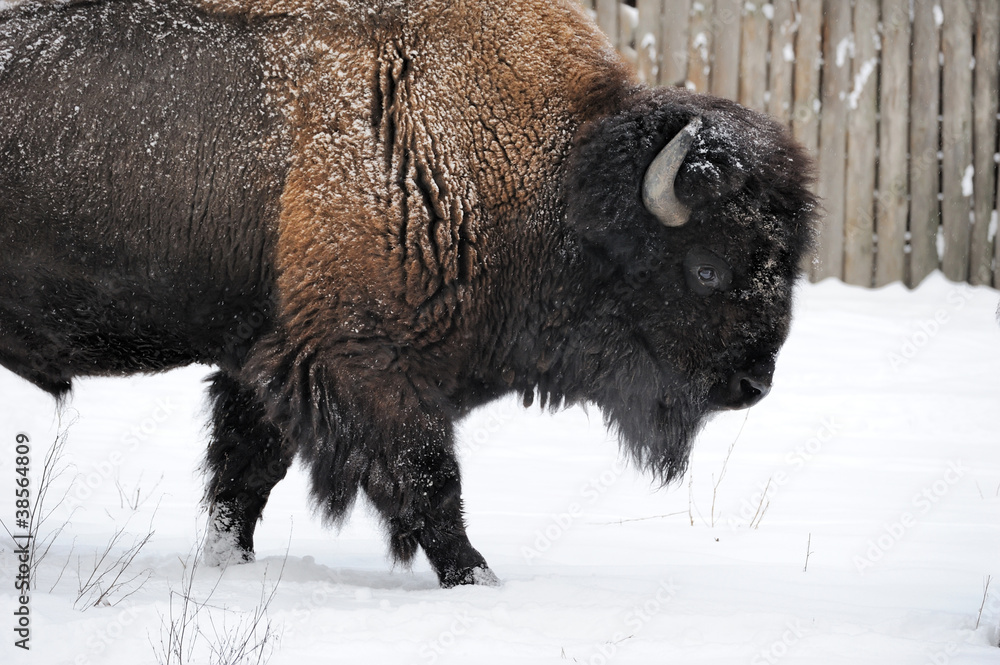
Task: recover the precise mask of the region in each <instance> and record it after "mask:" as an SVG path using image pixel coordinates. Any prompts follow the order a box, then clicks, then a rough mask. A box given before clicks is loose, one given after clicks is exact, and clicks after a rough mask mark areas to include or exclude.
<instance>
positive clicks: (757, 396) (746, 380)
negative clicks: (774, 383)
mask: <svg viewBox="0 0 1000 665" xmlns="http://www.w3.org/2000/svg"><path fill="white" fill-rule="evenodd" d="M740 389H741V390H742V392H743V396H744V397H745V398H750V399H752V400H753V401H754V402H757V401H760V400H762V399H764V398H765V397H766V396H767V394H768V393H769V392H771V384H770V383H768V382H767V381H762V380H760V379H755V378H753V377H751V376H745V377H743V378H742V379H740Z"/></svg>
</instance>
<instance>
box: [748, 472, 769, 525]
mask: <svg viewBox="0 0 1000 665" xmlns="http://www.w3.org/2000/svg"><path fill="white" fill-rule="evenodd" d="M769 489H771V478H768V479H767V485H765V486H764V491H763V492H762V493H761V495H760V503H758V504H757V512H755V513H754V514H753V517H752V518H750V528H751V529H756V528H757V527H759V526H760V521H761V520H762V519H764V513H765V512H767V507H768V506H770V505H771V502H770V501H768V502H767V503H766V504H765V503H764V501H765V499H767V490H769ZM755 521H756V524H754V522H755Z"/></svg>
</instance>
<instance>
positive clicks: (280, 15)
mask: <svg viewBox="0 0 1000 665" xmlns="http://www.w3.org/2000/svg"><path fill="white" fill-rule="evenodd" d="M81 45H86V46H81ZM491 45H493V46H491ZM810 169H811V167H810V164H809V160H808V159H807V158H806V157H805V155H804V153H803V152H802V150H801V149H800V148H799V147H798V146H797V145H795V144H794V142H793V141H792V140H791V139H790V137H789V136H788V134H787V132H786V131H785V130H783V129H782V128H780V127H778V126H777V125H775V124H774V123H773V122H771V121H770V120H768V119H767V118H765V117H764V116H761V115H759V114H756V113H754V112H751V111H749V110H747V109H744V108H742V107H740V106H738V105H736V104H734V103H732V102H729V101H726V100H720V99H715V98H711V97H705V96H699V95H693V94H690V93H688V92H686V91H683V90H656V89H650V88H647V87H644V86H641V85H638V84H636V83H635V82H634V81H632V80H631V79H630V75H629V74H628V72H627V71H626V69H625V67H624V65H623V64H622V63H621V62H620V61H619V60H618V59H617V57H616V56H615V55H614V53H613V50H612V49H611V48H610V45H609V44H608V43H607V41H606V40H605V38H604V37H603V36H602V35H601V34H600V33H599V31H598V30H597V29H596V28H595V27H594V26H593V25H592V24H591V22H590V21H589V19H587V18H586V16H585V15H584V14H583V13H582V11H581V10H580V9H579V7H578V6H577V3H576V2H575V1H574V0H557V1H554V2H552V1H549V0H546V1H545V2H537V1H533V0H474V1H470V2H465V3H451V2H445V1H444V0H440V1H437V0H433V1H428V2H414V3H406V2H394V1H388V0H386V1H383V0H369V1H367V2H353V3H345V2H333V1H332V0H190V2H187V1H184V0H164V1H163V2H157V3H147V2H140V1H138V0H117V1H114V2H112V1H110V0H95V1H90V0H87V1H85V2H84V1H80V2H76V1H72V0H71V1H70V2H68V3H48V2H40V1H39V2H36V1H34V0H30V1H29V2H27V3H25V4H24V5H21V6H19V7H17V8H14V9H12V10H8V11H7V12H5V13H2V14H0V244H2V245H3V246H4V247H5V248H6V249H5V252H4V253H3V254H2V255H0V364H2V365H4V366H5V367H7V368H8V369H10V370H12V371H13V372H15V373H17V374H18V375H20V376H21V377H23V378H25V379H27V380H28V381H30V382H32V383H34V384H35V385H37V386H39V387H41V388H42V389H44V390H47V391H48V392H50V393H51V394H53V395H55V396H56V397H63V396H65V395H66V394H67V392H68V391H69V389H70V386H71V381H72V379H73V378H74V377H76V376H81V375H121V374H128V373H132V372H149V371H160V370H164V369H168V368H171V367H177V366H181V365H184V364H188V363H192V362H201V363H206V364H211V365H215V366H217V367H218V368H219V371H218V372H217V373H216V374H214V375H213V376H212V377H211V378H210V382H211V386H210V388H209V396H210V399H211V401H212V412H211V423H212V429H211V437H210V442H209V448H208V453H207V456H206V464H205V466H206V470H207V472H208V476H209V478H208V484H207V489H206V497H205V502H206V504H207V506H208V508H209V512H210V516H211V517H210V531H211V539H210V542H209V543H208V545H207V546H206V550H205V557H206V559H207V560H208V561H210V562H213V563H219V564H222V563H226V562H229V561H237V562H239V561H249V560H252V559H253V547H254V543H253V532H254V527H255V525H256V523H257V521H258V520H259V519H260V518H261V514H262V511H263V509H264V506H265V504H266V502H267V498H268V495H269V494H270V491H271V489H272V488H273V487H274V485H275V484H276V483H277V482H279V481H280V480H281V479H282V478H283V477H284V476H285V473H286V471H287V470H288V467H289V465H290V464H291V462H292V461H293V460H294V459H296V458H298V459H300V460H302V461H303V462H304V463H305V464H306V465H307V466H308V469H309V473H310V476H311V483H312V495H313V497H314V499H315V502H316V504H317V506H318V508H319V509H320V511H321V512H322V514H323V515H324V516H325V517H326V518H327V519H328V520H329V521H330V522H332V523H338V522H340V521H341V520H343V519H344V518H345V516H346V515H347V513H348V511H349V509H350V507H351V506H352V504H353V503H354V501H355V499H356V498H357V495H358V493H359V491H360V492H362V493H363V494H364V496H365V497H367V499H368V500H369V501H370V502H371V504H372V505H373V506H374V507H375V508H376V510H377V511H378V512H379V514H380V515H381V516H382V518H383V520H384V523H385V526H386V529H387V532H388V535H389V543H390V550H391V552H392V554H393V556H394V557H395V559H396V560H398V561H401V562H404V563H405V562H409V561H411V560H412V559H413V557H414V555H415V554H416V552H417V550H418V549H422V550H423V551H424V552H425V553H426V555H427V558H428V559H429V561H430V562H431V565H432V566H433V567H434V569H435V571H436V572H437V574H438V577H439V579H440V582H441V584H442V585H443V586H446V587H447V586H454V585H457V584H469V583H480V584H493V583H496V582H497V579H496V577H495V576H494V575H493V573H492V572H491V571H490V569H489V568H488V567H487V565H486V562H485V560H484V558H483V557H482V555H480V554H479V552H477V551H476V550H475V549H474V548H473V547H472V545H471V543H470V542H469V539H468V537H467V536H466V532H465V524H464V520H463V515H462V501H461V483H460V474H459V468H458V463H457V460H456V456H455V450H454V448H455V443H454V436H453V424H454V423H455V422H456V421H457V420H458V419H460V418H462V417H463V416H464V415H466V414H467V413H468V412H469V411H470V410H471V409H473V408H475V407H477V406H479V405H482V404H484V403H486V402H488V401H490V400H493V399H496V398H498V397H500V396H502V395H505V394H510V393H515V394H520V395H525V397H526V401H530V399H533V398H534V396H536V395H537V396H538V397H539V398H540V401H541V403H542V405H543V406H545V405H550V406H552V407H553V408H555V407H556V406H559V405H563V404H573V403H594V404H597V405H598V406H599V407H600V408H601V409H602V411H603V413H604V415H605V418H606V421H607V423H608V425H609V427H612V428H614V429H615V430H616V431H617V433H618V434H619V437H620V439H621V442H622V445H623V449H624V451H625V453H626V454H627V455H628V456H629V457H630V458H631V459H632V460H633V462H635V463H636V464H637V465H638V466H639V467H641V468H643V469H646V470H647V471H649V472H650V473H651V474H652V475H654V476H655V477H656V478H657V479H659V480H660V481H662V482H667V481H669V480H671V479H674V478H676V477H678V476H679V475H680V474H682V473H683V472H684V469H685V465H686V463H687V459H688V452H689V449H690V446H691V443H692V441H693V439H694V437H695V435H696V434H697V431H698V429H699V428H700V427H701V425H702V424H703V422H704V421H705V419H706V417H707V416H709V415H710V414H711V413H712V412H713V411H716V410H719V409H729V408H745V407H748V406H750V405H752V404H754V403H756V401H758V400H759V399H761V398H762V397H763V396H764V395H765V394H766V393H767V391H768V390H769V388H770V382H771V376H772V373H773V370H774V360H775V357H776V354H777V352H778V349H779V348H780V346H781V344H782V343H783V341H784V339H785V336H786V335H787V331H788V324H789V319H790V313H791V291H792V284H793V282H794V280H795V279H796V277H797V276H798V271H799V267H798V266H799V264H800V259H801V256H802V254H803V252H804V251H805V250H806V248H807V245H808V243H809V241H810V238H811V235H812V226H813V222H814V217H815V202H814V199H813V197H812V195H811V194H810V193H809V191H808V184H809V181H810Z"/></svg>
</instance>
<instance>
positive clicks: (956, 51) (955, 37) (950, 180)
mask: <svg viewBox="0 0 1000 665" xmlns="http://www.w3.org/2000/svg"><path fill="white" fill-rule="evenodd" d="M942 9H943V11H944V26H943V28H942V32H941V52H942V54H943V55H944V70H943V72H942V77H941V78H942V94H943V95H944V97H943V99H942V102H943V113H942V125H941V152H942V160H941V192H942V195H943V198H942V199H941V221H942V225H943V230H944V257H943V258H942V261H941V269H942V270H943V271H944V274H945V276H946V277H948V279H951V280H954V281H956V282H964V281H965V280H966V279H967V278H968V276H969V241H970V238H971V234H970V229H971V225H970V223H969V214H970V212H971V203H972V191H971V190H972V173H973V165H972V69H971V68H970V67H969V63H970V62H971V60H972V12H971V11H970V10H969V6H968V5H967V4H966V2H965V0H953V1H952V2H945V3H943V4H942Z"/></svg>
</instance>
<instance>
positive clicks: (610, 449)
mask: <svg viewBox="0 0 1000 665" xmlns="http://www.w3.org/2000/svg"><path fill="white" fill-rule="evenodd" d="M998 300H1000V295H998V293H997V292H996V291H994V290H991V289H987V288H981V287H980V288H973V287H969V286H964V285H958V284H953V283H950V282H948V281H946V280H945V279H944V278H943V277H942V276H941V275H940V274H938V273H935V274H934V275H933V276H932V277H931V278H929V279H928V280H927V281H926V282H925V283H924V284H923V285H922V286H921V287H920V288H918V289H917V290H916V291H912V292H911V291H908V290H906V289H905V288H904V287H902V286H900V285H893V286H889V287H886V288H883V289H881V290H861V289H857V288H852V287H848V286H845V285H843V284H841V283H838V282H833V281H827V282H823V283H820V284H818V285H802V286H801V287H799V290H798V293H797V301H796V318H795V320H794V324H793V326H792V331H791V334H790V337H789V339H788V342H787V344H786V345H785V347H784V349H783V351H782V353H781V355H780V357H779V359H778V365H777V371H776V373H775V377H774V389H773V391H772V392H771V394H770V395H769V396H768V397H767V398H766V399H765V400H764V401H763V402H761V403H760V404H759V405H757V406H755V407H754V408H753V409H751V410H749V411H742V412H732V413H726V414H723V415H720V416H718V417H716V418H715V419H714V420H713V421H712V422H711V423H710V424H709V425H708V426H707V427H706V428H705V430H704V431H703V432H702V433H701V435H700V436H699V438H698V441H697V442H696V444H695V448H694V452H693V456H692V460H691V468H690V471H689V472H688V475H687V476H686V477H685V478H684V479H683V480H682V481H681V482H679V483H677V484H675V485H672V486H670V487H667V488H665V489H658V488H656V487H653V486H652V485H651V483H650V480H649V479H648V478H646V477H644V476H642V475H639V474H636V473H634V472H633V471H632V470H630V469H627V468H624V467H623V466H622V465H621V464H620V462H619V456H618V452H617V447H616V444H615V443H614V442H613V441H612V440H611V437H610V436H609V435H608V434H607V433H606V431H605V429H604V427H603V425H602V422H601V417H600V414H599V412H598V410H597V409H596V408H593V407H591V408H589V409H587V410H584V409H582V408H572V409H569V410H566V411H563V412H560V413H556V414H549V413H547V412H546V413H543V412H540V411H539V410H538V407H537V406H536V407H534V408H532V409H528V410H525V409H523V408H522V407H521V406H520V405H519V404H518V403H517V402H516V401H514V400H506V401H502V402H499V403H495V404H493V405H490V406H488V407H486V408H484V409H482V410H480V411H477V412H475V413H474V414H472V415H471V416H470V417H469V418H468V419H467V420H466V421H465V422H464V423H463V424H462V426H461V427H460V428H459V431H458V438H459V441H460V443H459V447H460V450H461V460H462V465H463V474H464V475H463V480H464V496H465V508H466V514H467V518H468V522H469V533H470V537H471V540H472V542H473V544H474V545H475V546H476V547H477V548H478V549H479V550H480V551H481V552H482V553H483V554H484V556H485V557H486V558H487V560H488V561H489V562H490V566H491V568H492V570H493V571H494V572H495V573H496V574H497V576H498V577H499V578H500V579H501V580H502V581H503V583H504V584H503V586H502V587H499V588H493V587H488V586H482V587H471V588H470V587H466V588H458V589H451V590H442V589H439V588H438V586H437V582H436V578H435V576H434V574H433V573H432V572H431V570H430V568H429V566H428V564H427V562H426V560H425V559H423V558H422V555H421V557H420V558H419V559H418V561H417V562H416V563H415V565H414V566H413V568H412V570H405V569H400V568H393V567H392V565H391V564H390V563H389V562H387V560H386V556H385V552H386V548H385V544H384V540H383V536H382V535H381V532H380V530H379V528H378V524H377V520H376V519H375V518H374V517H373V516H372V514H371V513H370V511H369V510H368V509H367V507H365V506H363V505H359V506H358V507H357V508H356V509H355V511H354V514H353V515H352V517H351V519H350V520H349V521H348V523H347V524H346V526H344V528H343V529H342V530H341V531H340V533H339V534H338V533H336V531H335V530H332V529H328V528H325V527H324V526H323V525H322V524H321V523H320V521H319V520H318V519H317V518H316V517H315V516H314V515H313V514H312V512H311V511H310V508H309V500H308V496H307V487H306V478H305V474H304V472H303V471H302V469H300V468H298V467H297V466H296V467H295V468H293V470H292V472H291V473H290V474H289V476H288V477H287V478H286V479H285V480H284V481H283V482H282V483H280V484H279V485H278V486H277V488H275V490H274V492H273V494H272V496H271V498H270V502H269V505H268V506H267V509H266V510H265V514H264V521H263V522H262V523H261V524H260V525H259V527H258V529H257V533H256V545H257V561H256V562H255V563H250V564H245V565H240V566H230V567H229V568H227V569H225V570H224V571H220V570H219V569H216V568H209V567H205V566H202V567H200V568H197V569H196V570H195V573H194V582H193V585H192V596H193V598H194V599H195V600H197V601H199V602H203V601H204V602H206V605H205V607H204V608H203V609H202V610H201V611H200V613H199V614H198V616H197V619H196V621H195V622H193V623H192V625H194V624H195V623H196V624H197V631H195V630H194V628H190V629H189V635H188V637H189V638H191V637H193V638H194V640H193V641H192V642H190V643H189V644H188V646H187V647H186V648H190V649H191V654H192V655H191V657H190V658H189V659H188V660H187V661H185V662H193V663H208V662H212V661H211V658H210V652H211V650H212V644H213V642H214V643H215V644H216V648H218V642H219V640H220V639H221V637H219V636H225V635H231V636H232V635H238V634H240V628H239V626H241V625H242V626H246V625H248V624H249V620H250V618H251V617H252V612H253V610H254V609H255V608H257V607H260V606H263V605H266V620H267V621H269V622H270V626H271V628H272V630H273V632H274V634H275V635H277V636H278V639H276V640H274V641H270V642H269V643H268V647H267V653H266V654H265V656H267V657H269V661H267V662H270V663H271V664H273V665H278V664H293V665H302V664H304V663H428V664H429V663H456V664H463V665H468V664H476V665H479V664H483V665H489V664H494V663H495V664H501V663H503V664H504V665H507V664H509V663H553V664H557V663H586V664H599V663H623V664H624V663H680V664H685V665H690V664H700V663H706V664H707V663H712V664H719V665H723V664H724V665H732V664H734V663H748V664H757V663H777V662H782V663H806V664H809V665H826V664H830V665H833V664H842V663H850V664H852V665H857V664H868V663H870V664H872V665H875V664H877V665H884V664H887V663H889V664H893V665H900V664H909V663H913V664H915V665H916V664H924V663H948V664H949V665H951V664H971V663H997V662H1000V649H998V648H997V646H996V644H997V641H998V639H1000V420H998V411H1000V409H998V406H1000V325H998V323H997V302H998ZM209 371H210V370H208V369H207V368H204V367H191V368H187V369H184V370H179V371H175V372H170V373H166V374H162V375H157V376H149V377H133V378H125V379H87V380H81V381H79V382H78V384H77V385H76V388H75V392H74V395H73V396H72V399H71V400H70V402H69V405H68V406H67V407H66V408H65V410H64V412H63V414H62V416H61V421H62V423H63V427H64V428H66V431H67V436H68V438H67V443H66V453H65V456H64V458H63V463H64V466H65V468H66V471H65V473H64V474H63V475H62V476H61V477H59V478H58V479H57V480H56V481H54V483H53V485H52V488H53V489H52V490H50V494H49V497H50V498H49V501H50V503H51V504H54V503H55V499H54V498H53V497H56V498H57V497H58V495H60V494H61V493H62V492H64V491H68V492H69V494H68V496H67V499H66V501H65V502H64V503H63V505H62V506H61V507H59V508H57V509H56V511H55V512H54V513H53V516H52V518H51V519H50V520H49V523H48V524H47V525H46V526H45V527H43V530H42V534H41V535H43V536H44V535H45V533H51V531H52V529H54V528H55V527H56V526H58V525H59V524H61V523H63V522H64V521H66V520H68V522H67V523H66V525H65V528H64V530H63V532H62V533H61V534H60V535H59V536H58V537H57V538H56V539H55V541H54V544H53V545H52V548H51V550H50V551H49V553H48V555H47V556H46V557H45V559H44V560H43V561H42V563H41V567H40V570H39V574H38V578H37V583H38V584H37V586H38V588H37V589H36V590H35V591H34V592H33V593H32V595H31V599H30V611H31V615H30V616H31V642H30V646H31V651H29V652H23V651H22V650H21V649H17V648H15V647H14V646H13V641H14V637H13V635H12V628H13V624H14V618H13V615H12V613H13V612H14V610H15V609H16V606H17V602H16V598H15V593H14V591H13V582H12V581H13V579H14V575H15V571H16V569H17V561H16V557H15V555H14V554H13V552H12V548H11V546H10V543H9V542H8V541H7V540H6V539H5V540H4V542H3V543H2V551H0V573H2V574H0V579H2V582H3V583H2V586H0V616H3V617H5V619H3V624H4V625H3V631H2V635H3V643H2V645H0V654H2V655H0V662H3V663H34V664H41V663H45V664H46V665H49V664H51V665H56V664H62V663H67V664H69V663H72V664H74V665H86V664H88V663H93V664H97V663H102V664H109V665H126V664H127V665H134V664H136V663H155V662H157V656H156V653H157V650H158V649H160V648H161V645H162V643H163V641H164V640H165V636H166V634H167V626H168V625H169V623H170V615H171V612H173V616H174V617H177V616H178V615H179V613H180V611H181V610H180V598H181V596H180V595H179V594H180V593H181V592H182V591H183V590H184V587H183V580H184V578H185V575H186V573H185V570H188V571H190V570H191V569H192V566H193V559H192V558H191V556H192V553H193V552H195V551H196V550H197V549H198V548H199V540H198V538H199V536H198V534H199V533H203V532H204V530H205V525H206V516H205V514H204V513H203V512H202V511H201V509H200V507H199V499H200V497H201V494H202V478H201V475H200V473H199V472H198V470H197V469H198V465H199V463H200V460H201V457H202V455H203V452H204V448H205V439H206V432H205V417H206V413H205V406H204V404H205V403H204V397H203V388H204V385H203V383H202V379H203V378H204V377H205V376H206V375H207V374H208V372H209ZM0 395H2V396H3V400H2V407H0V440H2V441H4V442H5V443H4V446H3V450H4V451H5V452H4V454H3V455H2V456H0V479H2V482H3V483H4V488H3V491H2V492H0V497H2V499H0V517H2V518H3V520H4V523H5V524H8V525H11V524H12V521H13V517H14V498H13V491H12V490H13V485H14V480H15V477H16V476H15V471H14V463H15V452H14V449H15V443H14V441H15V436H16V435H17V433H19V432H23V433H26V434H28V435H29V436H30V438H31V446H32V449H31V468H32V478H33V482H36V483H37V481H38V477H39V475H40V473H41V465H42V459H43V456H44V453H45V450H46V449H47V447H48V446H49V444H50V443H51V442H52V440H53V438H54V436H55V434H56V431H57V427H58V422H57V417H56V414H57V410H56V408H55V406H54V404H53V402H52V400H51V399H50V398H49V397H48V396H47V395H45V394H43V393H42V392H41V391H39V390H37V389H35V388H33V387H31V386H30V385H28V384H26V383H25V382H23V381H21V380H20V379H18V378H16V377H14V376H13V375H12V374H10V373H7V372H3V373H2V374H0ZM70 421H72V424H70V425H69V426H68V427H66V423H68V422H70ZM730 449H731V454H729V456H728V463H727V462H726V460H727V453H728V451H730ZM765 488H766V490H765ZM765 493H766V497H765V498H763V499H762V498H761V497H762V495H763V494H765ZM136 495H138V497H139V500H138V504H139V505H138V507H137V508H136V509H133V508H132V507H130V506H129V502H132V503H133V504H134V503H136V501H135V497H136ZM70 504H78V505H77V507H76V509H75V511H73V512H72V513H70V511H69V510H68V506H69V505H70ZM689 506H690V508H689ZM689 510H690V515H691V517H689ZM692 518H693V524H692V523H691V522H692ZM751 521H753V525H754V526H753V527H751ZM150 529H152V530H153V531H154V533H153V535H152V538H151V539H150V541H149V543H148V544H147V545H146V546H145V548H144V549H143V550H142V551H141V553H140V554H139V556H138V557H137V558H136V560H135V561H134V562H133V564H132V566H131V570H132V571H134V572H144V571H145V572H144V575H143V576H142V577H140V578H139V579H138V580H136V581H135V582H133V583H131V584H130V585H126V586H125V587H124V588H123V589H122V590H120V591H118V592H117V593H115V594H112V595H111V597H110V599H109V600H110V603H112V604H110V605H102V606H98V607H89V608H84V609H80V607H81V605H82V603H80V602H78V600H77V595H78V587H79V578H80V577H83V578H86V576H87V575H88V574H89V571H90V570H92V569H93V567H94V566H93V562H94V557H95V554H96V553H98V552H100V551H102V550H103V549H104V548H105V547H107V545H108V543H109V541H110V540H111V538H112V536H113V535H114V534H115V532H116V531H118V530H122V531H123V533H124V537H123V538H121V539H120V540H119V542H118V544H117V545H115V546H114V547H112V552H113V553H114V555H115V556H118V555H120V554H121V553H122V552H124V551H125V550H126V549H127V548H128V547H129V546H130V545H132V544H133V543H134V542H135V540H136V539H137V538H141V537H142V536H144V535H146V534H147V533H148V532H149V531H150ZM807 544H808V552H809V554H808V568H807V569H806V570H804V568H806V563H807ZM60 574H61V577H60ZM988 576H992V578H993V582H992V584H991V585H990V587H989V592H988V593H987V594H985V596H984V585H985V581H986V579H987V577H988ZM126 577H128V576H126ZM276 583H277V587H276V589H275V584H276ZM106 586H107V585H106ZM272 590H274V593H273V597H271V598H270V601H269V602H266V601H267V597H268V595H269V594H270V593H271V591H272ZM126 592H131V595H129V596H127V597H125V593H126ZM172 592H173V595H171V593H172ZM262 599H263V601H262ZM171 603H172V604H171ZM74 605H75V606H76V607H77V609H74ZM981 607H982V610H981V611H980V608H981ZM977 621H978V628H977V627H976V625H977ZM241 622H242V623H241ZM262 625H263V624H262ZM160 659H161V661H163V660H165V659H163V657H162V655H161V658H160ZM172 662H174V661H172Z"/></svg>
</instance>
